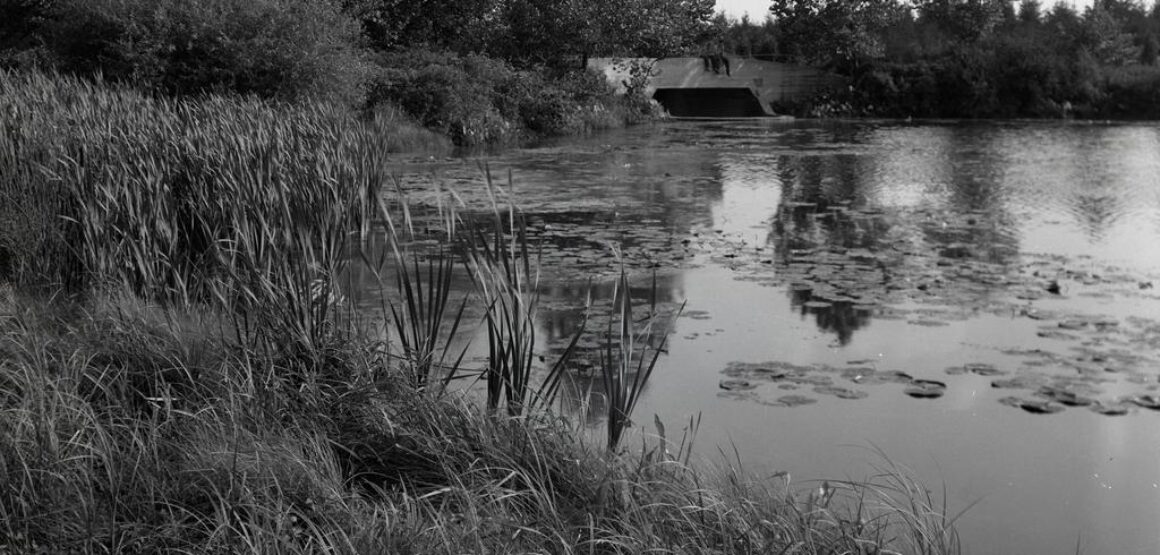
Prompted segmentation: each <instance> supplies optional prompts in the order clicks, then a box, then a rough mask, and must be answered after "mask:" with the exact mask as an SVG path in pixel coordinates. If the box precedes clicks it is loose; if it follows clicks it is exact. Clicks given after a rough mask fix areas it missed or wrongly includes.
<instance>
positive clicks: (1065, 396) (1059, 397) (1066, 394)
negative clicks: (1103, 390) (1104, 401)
mask: <svg viewBox="0 0 1160 555" xmlns="http://www.w3.org/2000/svg"><path fill="white" fill-rule="evenodd" d="M1036 393H1037V394H1039V395H1040V396H1042V397H1046V398H1048V399H1049V400H1052V401H1056V402H1058V403H1060V404H1062V405H1066V406H1069V407H1086V406H1088V405H1091V404H1092V403H1094V402H1095V399H1092V398H1090V397H1085V396H1083V395H1080V394H1078V393H1076V392H1075V391H1072V390H1070V389H1065V388H1062V387H1050V386H1049V387H1043V388H1040V389H1039V391H1037V392H1036Z"/></svg>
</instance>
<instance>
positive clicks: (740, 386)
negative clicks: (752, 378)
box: [717, 379, 757, 391]
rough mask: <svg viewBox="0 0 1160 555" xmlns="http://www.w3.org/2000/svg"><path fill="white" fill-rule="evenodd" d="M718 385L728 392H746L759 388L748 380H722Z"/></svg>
mask: <svg viewBox="0 0 1160 555" xmlns="http://www.w3.org/2000/svg"><path fill="white" fill-rule="evenodd" d="M717 385H718V387H720V388H721V389H724V390H726V391H746V390H750V389H756V388H757V386H756V385H753V383H751V382H749V381H748V380H738V379H731V380H721V381H720V382H718V384H717Z"/></svg>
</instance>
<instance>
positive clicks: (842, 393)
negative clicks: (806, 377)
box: [814, 385, 869, 399]
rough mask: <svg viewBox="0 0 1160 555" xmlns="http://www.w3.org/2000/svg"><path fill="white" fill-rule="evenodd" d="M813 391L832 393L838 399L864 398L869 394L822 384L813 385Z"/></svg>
mask: <svg viewBox="0 0 1160 555" xmlns="http://www.w3.org/2000/svg"><path fill="white" fill-rule="evenodd" d="M814 393H818V394H821V395H833V396H834V397H837V398H839V399H864V398H866V397H867V396H868V395H869V393H866V392H865V391H859V390H856V389H849V388H846V387H838V386H833V385H822V386H818V387H815V388H814Z"/></svg>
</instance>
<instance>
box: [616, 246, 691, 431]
mask: <svg viewBox="0 0 1160 555" xmlns="http://www.w3.org/2000/svg"><path fill="white" fill-rule="evenodd" d="M656 290H657V284H656V276H655V275H654V276H653V283H652V288H651V289H650V291H651V294H650V301H649V307H648V314H647V315H646V316H645V318H644V326H643V327H641V328H639V329H637V328H636V323H635V321H634V319H635V316H634V313H633V304H632V292H631V289H630V288H629V283H628V274H627V273H626V272H625V270H624V266H623V265H621V268H620V276H619V278H618V279H617V282H616V287H615V288H614V289H613V293H612V296H613V307H614V309H613V311H614V312H615V315H614V317H612V318H609V319H608V326H607V329H606V330H605V341H604V345H605V348H604V349H603V350H602V351H601V352H600V376H601V380H602V382H603V383H604V395H605V396H606V397H607V403H606V405H607V407H608V420H607V427H608V442H607V446H608V450H609V451H616V449H617V448H618V447H619V446H620V440H621V437H623V435H624V431H625V429H626V428H628V427H629V426H630V425H631V423H632V412H633V410H635V409H636V403H637V402H638V401H639V400H640V395H641V393H642V392H643V391H644V386H645V384H646V383H648V380H649V378H650V377H651V376H652V372H653V369H655V368H656V365H657V361H658V360H660V356H661V354H662V353H663V352H664V350H665V342H666V341H667V340H668V336H669V333H670V331H671V330H663V331H660V333H654V332H655V331H657V330H654V327H655V326H656V325H657V322H658V321H659V318H658V314H657V305H656ZM684 307H685V305H684V303H682V304H681V306H680V307H679V308H678V309H677V312H676V316H677V317H679V316H680V313H681V311H683V310H684ZM614 321H615V322H616V332H615V334H614V332H613V322H614ZM658 335H659V337H660V340H659V341H658V342H657V344H656V345H655V346H654V345H650V344H649V342H650V341H651V340H652V338H653V337H654V336H658ZM659 427H660V426H659V425H658V428H659ZM662 436H663V432H662Z"/></svg>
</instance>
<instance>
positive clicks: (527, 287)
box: [464, 168, 586, 416]
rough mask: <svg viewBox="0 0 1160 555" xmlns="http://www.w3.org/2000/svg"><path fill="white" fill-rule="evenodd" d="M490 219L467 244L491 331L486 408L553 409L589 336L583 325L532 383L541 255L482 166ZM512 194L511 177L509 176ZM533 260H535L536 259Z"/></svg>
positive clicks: (509, 410) (521, 218)
mask: <svg viewBox="0 0 1160 555" xmlns="http://www.w3.org/2000/svg"><path fill="white" fill-rule="evenodd" d="M483 174H484V176H485V180H486V186H487V192H488V196H489V198H490V199H491V203H492V214H491V216H490V218H485V219H483V220H482V221H477V222H473V224H474V225H473V226H472V228H471V233H470V234H469V235H468V237H467V240H466V242H465V243H464V250H465V252H466V255H467V263H468V266H469V268H470V274H471V276H472V280H473V282H474V283H475V286H476V291H477V292H478V294H479V296H480V298H481V299H482V302H483V305H484V307H485V313H484V323H485V325H486V327H487V347H488V356H487V361H488V362H487V368H486V369H485V370H484V373H483V376H484V381H485V383H486V385H487V407H488V409H489V410H490V411H492V412H495V411H497V410H498V409H499V407H500V405H501V403H502V404H503V406H504V407H505V408H506V410H507V413H508V415H509V416H521V415H524V414H527V413H529V412H534V411H542V410H544V409H547V408H549V407H551V405H552V404H553V402H554V401H555V398H556V396H557V394H558V393H559V391H560V384H561V383H562V380H563V379H564V378H565V372H566V370H567V365H568V361H569V359H570V358H571V356H572V353H573V352H574V351H575V349H576V345H577V343H578V342H579V340H580V337H581V336H582V335H583V334H584V332H585V329H584V328H585V323H586V320H585V323H582V324H581V325H580V327H579V329H578V330H577V332H576V333H575V334H574V335H573V337H572V339H571V341H570V342H569V343H568V345H567V346H566V347H565V348H564V350H563V351H562V352H561V353H560V354H559V355H558V356H557V357H556V360H555V362H554V363H552V364H551V365H550V366H548V367H547V370H546V373H545V374H544V377H543V378H542V379H541V380H540V383H539V385H533V383H532V382H533V377H534V376H535V374H536V370H537V369H538V364H537V362H536V359H537V354H536V343H537V340H536V311H537V309H538V306H539V301H540V286H539V285H540V284H539V281H540V275H539V267H540V265H539V254H538V253H537V254H536V255H535V256H534V257H533V255H532V251H531V248H530V240H529V238H528V233H527V231H528V226H527V222H526V221H525V219H524V216H523V214H522V213H521V212H520V211H519V210H517V209H516V207H515V205H514V203H510V202H509V204H508V205H507V208H506V210H504V209H503V208H501V205H500V202H499V196H500V195H501V194H502V193H503V190H502V189H501V188H500V187H499V186H498V185H497V184H496V183H495V182H494V181H493V179H492V176H491V172H490V171H488V169H487V168H483ZM508 184H509V188H508V191H509V192H510V190H511V188H510V185H511V175H510V174H509V176H508ZM533 259H534V260H533Z"/></svg>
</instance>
